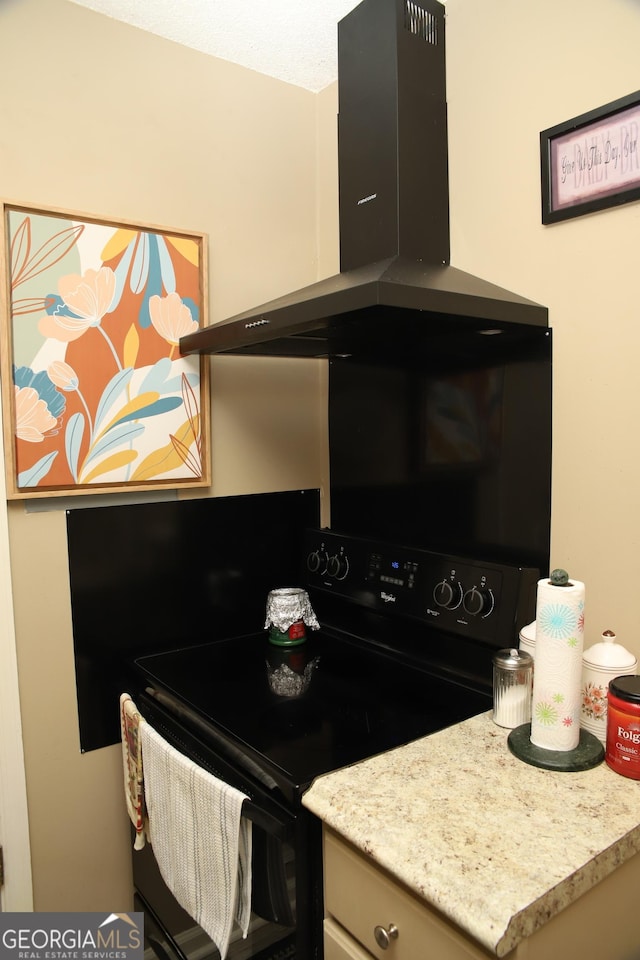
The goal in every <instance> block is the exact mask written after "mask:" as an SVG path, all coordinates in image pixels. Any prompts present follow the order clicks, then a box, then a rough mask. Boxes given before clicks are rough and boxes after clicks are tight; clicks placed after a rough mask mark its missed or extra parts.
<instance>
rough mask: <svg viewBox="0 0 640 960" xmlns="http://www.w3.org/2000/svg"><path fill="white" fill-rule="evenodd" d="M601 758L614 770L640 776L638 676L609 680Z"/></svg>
mask: <svg viewBox="0 0 640 960" xmlns="http://www.w3.org/2000/svg"><path fill="white" fill-rule="evenodd" d="M605 760H606V761H607V763H608V765H609V766H610V767H611V769H612V770H615V772H616V773H620V774H622V776H623V777H630V778H631V779H632V780H640V677H616V678H615V680H611V681H610V682H609V692H608V694H607V748H606V753H605Z"/></svg>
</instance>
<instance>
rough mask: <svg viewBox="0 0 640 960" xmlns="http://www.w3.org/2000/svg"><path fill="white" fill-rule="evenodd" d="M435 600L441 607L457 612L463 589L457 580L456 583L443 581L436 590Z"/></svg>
mask: <svg viewBox="0 0 640 960" xmlns="http://www.w3.org/2000/svg"><path fill="white" fill-rule="evenodd" d="M433 599H434V600H435V602H436V604H437V605H438V606H439V607H444V608H445V610H455V609H456V607H459V606H460V601H461V600H462V587H461V586H460V584H459V583H458V581H457V580H456V581H455V583H452V582H451V581H450V580H441V581H440V583H438V584H437V585H436V586H435V588H434V591H433Z"/></svg>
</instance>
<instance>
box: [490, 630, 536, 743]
mask: <svg viewBox="0 0 640 960" xmlns="http://www.w3.org/2000/svg"><path fill="white" fill-rule="evenodd" d="M532 689H533V657H532V656H531V654H530V653H527V652H526V651H525V650H516V648H515V647H512V648H510V649H506V650H498V652H497V653H496V654H495V655H494V658H493V720H494V723H497V724H498V726H499V727H509V728H510V729H514V728H515V727H520V726H522V724H524V723H528V722H529V721H530V720H531V693H532Z"/></svg>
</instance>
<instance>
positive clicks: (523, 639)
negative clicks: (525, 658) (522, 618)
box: [518, 620, 536, 660]
mask: <svg viewBox="0 0 640 960" xmlns="http://www.w3.org/2000/svg"><path fill="white" fill-rule="evenodd" d="M518 638H519V641H520V642H519V644H518V646H519V648H520V650H524V651H525V653H529V654H531V656H532V657H533V658H534V660H535V657H536V622H535V620H534V621H533V623H527V624H526V626H524V627H522V629H521V630H520V633H519V634H518Z"/></svg>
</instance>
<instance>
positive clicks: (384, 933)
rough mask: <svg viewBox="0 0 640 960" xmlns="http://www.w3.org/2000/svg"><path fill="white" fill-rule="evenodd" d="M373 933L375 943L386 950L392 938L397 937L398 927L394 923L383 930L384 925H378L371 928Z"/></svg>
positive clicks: (395, 938)
mask: <svg viewBox="0 0 640 960" xmlns="http://www.w3.org/2000/svg"><path fill="white" fill-rule="evenodd" d="M373 935H374V937H375V938H376V943H377V944H378V946H379V947H380V949H381V950H386V949H387V947H388V946H389V944H390V943H391V941H392V940H397V939H398V928H397V927H396V925H395V923H390V924H389V929H388V930H385V928H384V927H381V926H380V925H378V926H377V927H374V928H373Z"/></svg>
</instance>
